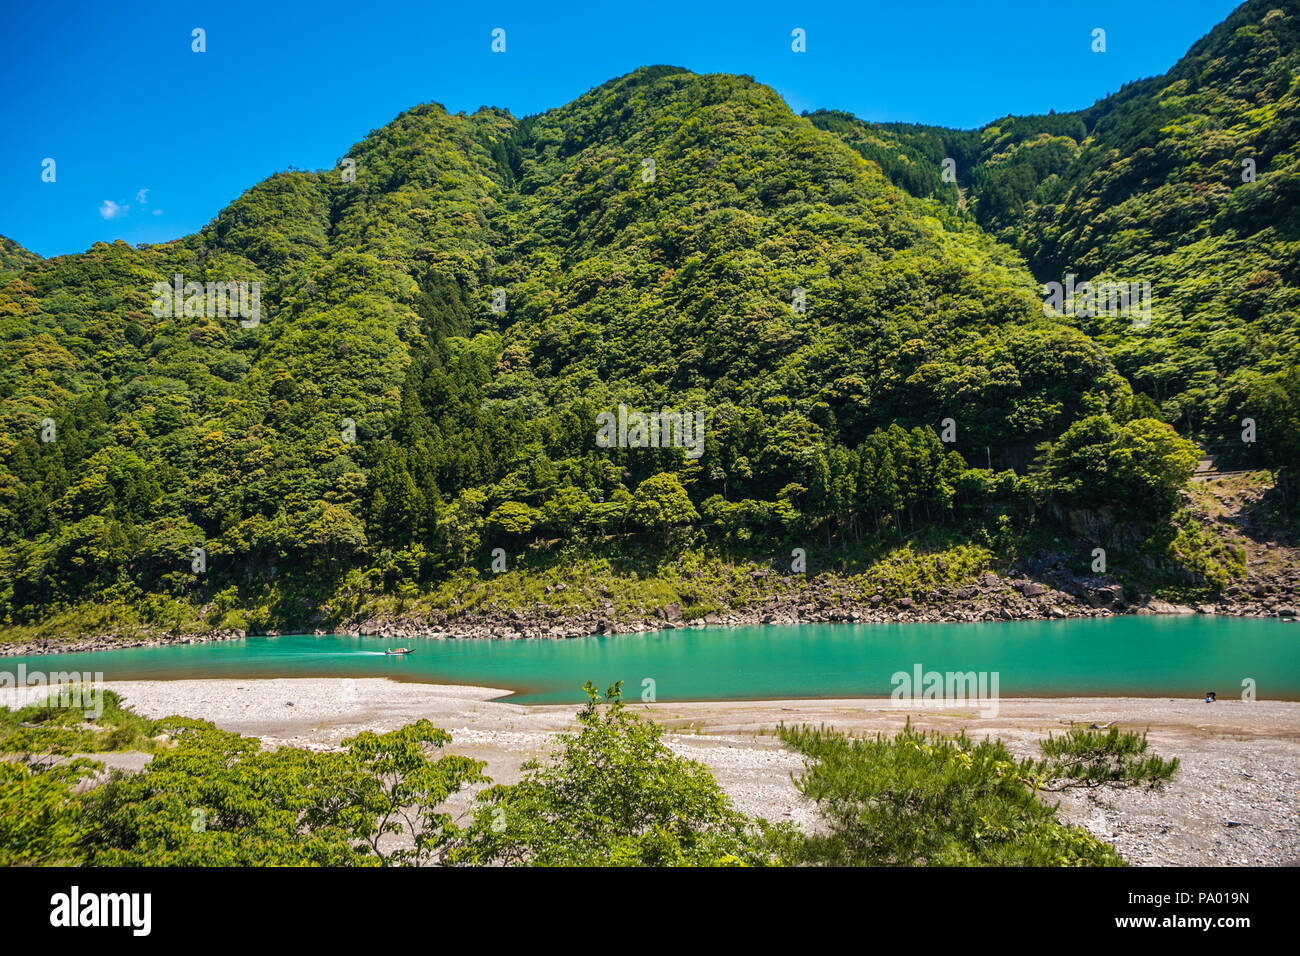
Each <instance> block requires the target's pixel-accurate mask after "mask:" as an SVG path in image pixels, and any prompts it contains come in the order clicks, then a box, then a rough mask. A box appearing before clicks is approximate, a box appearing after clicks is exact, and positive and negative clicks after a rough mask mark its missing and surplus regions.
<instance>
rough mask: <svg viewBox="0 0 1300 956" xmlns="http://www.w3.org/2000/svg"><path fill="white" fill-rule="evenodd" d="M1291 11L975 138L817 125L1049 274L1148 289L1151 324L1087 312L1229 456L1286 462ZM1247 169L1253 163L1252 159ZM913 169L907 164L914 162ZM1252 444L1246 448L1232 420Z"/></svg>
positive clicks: (1176, 417) (1299, 340)
mask: <svg viewBox="0 0 1300 956" xmlns="http://www.w3.org/2000/svg"><path fill="white" fill-rule="evenodd" d="M1297 66H1300V7H1298V6H1297V5H1296V4H1295V3H1294V2H1290V3H1283V2H1279V0H1251V2H1249V3H1246V4H1243V5H1242V6H1241V7H1240V8H1239V9H1238V10H1236V11H1235V12H1234V13H1233V14H1232V15H1231V16H1230V17H1229V18H1228V19H1227V20H1225V21H1224V22H1223V23H1222V24H1220V25H1219V26H1218V27H1216V28H1215V29H1214V30H1213V31H1211V32H1210V34H1208V35H1207V36H1206V37H1205V38H1204V39H1202V40H1201V41H1199V42H1198V43H1197V44H1196V45H1195V46H1194V47H1193V48H1192V49H1191V50H1190V51H1189V52H1188V54H1187V55H1186V56H1185V57H1184V58H1183V59H1182V60H1180V61H1179V62H1178V64H1176V65H1175V66H1174V67H1173V69H1171V70H1170V71H1169V72H1168V73H1167V74H1165V75H1164V76H1160V77H1155V78H1153V79H1148V80H1143V81H1140V82H1137V83H1132V84H1128V85H1127V86H1126V87H1125V88H1124V89H1122V90H1121V91H1119V92H1118V93H1116V94H1114V95H1113V96H1110V97H1107V98H1106V99H1104V100H1101V101H1099V102H1098V103H1097V104H1096V105H1094V106H1093V107H1091V108H1089V109H1087V110H1083V111H1080V112H1078V113H1073V114H1059V115H1052V116H1037V117H1008V118H1006V119H1004V120H1000V121H998V122H996V123H993V124H991V125H990V126H988V127H986V128H984V129H982V130H977V131H965V132H963V131H955V130H942V129H937V128H924V127H916V128H910V127H897V126H887V125H881V126H877V125H874V124H864V123H856V122H854V121H852V120H851V119H850V118H848V117H846V116H844V115H843V114H817V115H815V116H813V117H811V119H812V120H813V121H814V122H815V123H817V125H819V126H822V127H824V128H827V129H831V130H833V131H835V132H836V133H837V134H838V135H840V136H841V137H842V138H844V139H845V140H846V141H847V142H849V143H850V144H851V145H853V146H855V147H856V148H858V149H859V150H860V151H861V152H863V155H866V156H869V157H871V158H877V159H878V161H880V157H883V161H882V168H883V169H885V171H886V172H887V173H890V174H891V178H892V179H893V180H894V181H895V182H896V183H898V184H899V185H902V186H904V187H905V188H908V189H910V190H912V191H913V192H915V193H916V194H918V195H925V196H935V197H937V198H939V199H941V200H942V201H944V202H953V203H955V202H956V196H955V195H954V191H955V190H956V188H957V185H956V184H948V183H943V182H942V181H941V179H940V175H939V174H940V167H939V163H941V162H942V159H941V158H939V159H937V160H936V157H940V156H947V157H954V158H956V159H957V173H958V182H959V183H960V184H961V185H963V186H964V187H965V188H966V189H967V190H968V192H969V197H970V200H971V201H970V207H971V213H972V215H973V216H974V218H975V219H976V220H977V221H978V222H979V223H980V224H981V225H982V226H984V227H985V228H986V229H988V230H989V231H991V232H993V233H994V234H995V235H997V236H998V238H999V239H1001V240H1002V241H1004V242H1006V243H1008V244H1010V245H1014V246H1015V247H1016V248H1018V249H1019V250H1020V251H1021V252H1023V253H1024V255H1025V256H1026V258H1027V260H1028V262H1029V264H1030V266H1031V268H1032V269H1033V270H1034V272H1035V274H1036V275H1037V277H1038V278H1039V279H1040V280H1041V281H1043V282H1052V281H1056V282H1061V281H1063V280H1064V277H1065V276H1066V275H1068V274H1075V275H1077V278H1078V281H1080V282H1082V281H1084V280H1092V281H1097V280H1100V281H1107V280H1110V281H1123V282H1128V281H1137V282H1150V283H1151V286H1152V308H1151V316H1150V319H1151V321H1150V325H1149V326H1145V327H1141V328H1135V327H1134V323H1133V322H1132V321H1131V320H1130V318H1129V317H1127V316H1117V315H1102V316H1096V317H1092V318H1080V319H1079V320H1078V325H1079V327H1080V328H1081V329H1082V330H1083V331H1086V332H1087V333H1088V334H1089V335H1090V336H1092V337H1093V338H1094V339H1096V340H1097V341H1099V342H1101V343H1102V344H1103V345H1105V346H1106V347H1107V349H1108V351H1109V352H1110V354H1111V355H1112V356H1113V357H1114V359H1115V361H1116V364H1117V366H1118V367H1119V369H1120V371H1121V372H1123V373H1124V375H1125V376H1126V377H1127V378H1128V379H1129V380H1130V381H1131V382H1132V383H1133V387H1134V389H1135V390H1137V391H1140V392H1143V393H1145V394H1146V395H1148V396H1150V397H1151V398H1152V399H1154V400H1155V401H1156V402H1158V403H1159V405H1160V407H1161V410H1162V415H1163V417H1164V419H1165V420H1166V421H1168V422H1171V423H1173V424H1175V425H1176V426H1177V427H1178V428H1179V430H1180V431H1182V432H1183V433H1184V434H1188V435H1193V436H1197V437H1199V438H1201V439H1202V440H1204V441H1206V442H1207V443H1208V444H1209V445H1210V446H1211V447H1212V448H1214V449H1215V450H1217V451H1220V452H1222V453H1223V454H1224V455H1225V458H1226V459H1227V460H1231V461H1234V462H1238V463H1243V464H1252V463H1253V464H1264V465H1269V466H1272V467H1277V466H1279V465H1281V464H1283V463H1285V462H1287V461H1292V460H1294V457H1295V438H1294V435H1295V425H1296V418H1295V413H1294V410H1292V411H1290V412H1288V411H1287V410H1286V409H1285V408H1280V407H1279V402H1281V403H1282V405H1286V404H1287V402H1288V400H1287V399H1285V398H1284V397H1283V396H1284V395H1289V396H1290V398H1289V401H1290V402H1294V401H1295V400H1296V399H1297V397H1300V384H1297V382H1296V381H1295V376H1294V375H1291V377H1290V378H1288V375H1289V374H1290V370H1292V369H1294V368H1295V367H1296V366H1297V364H1300V290H1298V287H1300V273H1297V267H1296V264H1297V262H1298V261H1300V245H1298V244H1297V243H1298V242H1300V219H1298V218H1297V209H1300V112H1298V108H1300V85H1298V84H1300V81H1298V80H1297ZM1247 161H1249V162H1247ZM918 169H919V170H923V172H921V173H918V172H916V170H918ZM1247 416H1249V417H1252V418H1255V419H1256V420H1257V423H1258V427H1259V430H1260V435H1261V437H1260V438H1259V440H1258V441H1256V442H1255V443H1253V444H1246V443H1243V442H1242V441H1241V438H1240V434H1241V431H1242V427H1241V423H1240V422H1241V419H1242V418H1243V417H1247Z"/></svg>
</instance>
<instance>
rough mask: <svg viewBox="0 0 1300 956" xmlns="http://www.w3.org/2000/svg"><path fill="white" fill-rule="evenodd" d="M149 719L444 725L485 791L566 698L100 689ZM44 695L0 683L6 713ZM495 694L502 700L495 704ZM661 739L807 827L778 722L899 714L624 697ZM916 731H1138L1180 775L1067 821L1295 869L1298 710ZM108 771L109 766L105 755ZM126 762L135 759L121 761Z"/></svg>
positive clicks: (1084, 713)
mask: <svg viewBox="0 0 1300 956" xmlns="http://www.w3.org/2000/svg"><path fill="white" fill-rule="evenodd" d="M105 686H106V687H108V688H110V689H112V690H115V691H117V692H118V693H119V694H121V695H122V697H123V698H124V699H125V701H126V703H127V704H129V705H130V706H131V707H133V708H134V709H135V710H136V711H138V712H139V713H142V714H145V715H147V716H150V717H162V716H167V715H169V714H184V715H186V716H190V717H199V718H203V719H206V720H210V721H212V722H213V723H215V724H216V725H217V726H219V727H222V728H224V729H226V730H230V731H235V732H238V733H241V734H247V735H250V736H256V737H259V738H261V739H262V740H263V741H264V742H265V743H266V744H268V745H270V746H283V745H291V746H299V747H313V748H329V747H335V746H338V744H339V743H340V741H342V740H343V739H344V738H345V737H347V736H349V735H351V734H354V733H357V732H358V731H361V730H366V729H373V730H390V729H393V728H396V727H400V726H401V725H403V724H405V723H409V722H411V721H414V720H417V719H419V718H421V717H427V718H428V719H429V720H431V721H432V722H433V723H434V724H436V725H437V726H439V727H442V728H444V729H445V730H447V731H449V732H450V733H451V735H452V738H453V743H452V744H451V746H450V747H449V750H450V751H451V752H455V753H461V754H465V755H466V756H470V757H474V758H476V759H479V760H484V761H487V765H488V766H487V773H488V774H489V776H491V777H492V778H493V779H494V780H495V781H497V782H501V783H509V782H512V781H513V780H515V779H517V778H518V774H519V766H520V764H521V763H523V761H525V760H527V759H529V758H530V757H536V756H540V755H542V754H544V753H545V752H546V749H547V744H548V742H549V740H550V739H551V736H552V735H553V734H554V733H556V732H557V731H560V730H564V729H567V728H569V727H571V726H572V725H573V716H574V713H575V711H576V709H577V706H576V705H574V704H563V705H540V706H527V707H525V706H521V705H518V704H512V703H509V702H508V698H505V699H501V698H503V695H505V694H506V693H507V692H505V691H500V690H494V689H492V688H485V687H464V686H447V685H432V684H415V683H398V682H395V681H389V680H385V679H358V680H353V679H324V678H320V679H318V678H310V679H276V680H181V681H124V682H109V683H107V684H106V685H105ZM45 693H47V691H46V690H45V689H44V688H9V689H0V705H3V706H8V707H14V706H17V705H21V704H22V703H26V702H27V701H29V700H32V699H39V698H41V697H43V696H44V695H45ZM494 698H497V699H494ZM629 707H631V708H632V709H634V710H636V711H638V712H642V713H645V714H647V715H648V716H651V717H653V718H654V719H655V720H658V721H659V722H660V723H662V724H663V725H664V726H665V727H666V728H667V729H668V731H669V736H668V738H667V739H668V743H669V745H670V746H671V747H672V748H673V749H674V750H675V751H677V752H678V753H681V754H682V755H684V756H688V757H691V758H694V759H696V760H700V761H701V762H703V763H705V764H707V765H708V766H710V767H711V768H712V769H713V771H714V773H715V774H716V775H717V778H718V780H719V782H720V783H721V784H722V785H723V786H724V787H725V788H726V789H727V791H728V792H729V793H730V794H731V795H732V797H733V799H734V800H735V801H736V803H737V805H738V806H739V807H740V808H741V809H743V810H745V811H746V812H748V813H753V814H758V815H761V816H765V817H767V818H768V819H771V820H793V821H799V822H803V823H807V824H810V823H812V822H813V821H814V820H815V819H816V814H815V811H814V810H813V808H812V807H811V806H809V805H808V804H807V803H806V802H804V801H803V800H801V799H800V797H799V794H798V793H797V791H796V790H795V787H794V784H793V782H792V780H791V775H792V774H794V773H797V771H798V770H799V768H800V766H801V761H800V758H799V757H798V756H797V755H795V754H793V753H790V752H789V751H786V750H785V749H784V748H783V747H782V746H781V745H780V743H779V742H778V741H777V740H776V739H775V738H774V737H773V736H772V735H771V730H772V728H774V727H775V726H776V725H777V724H779V723H781V722H785V723H787V724H790V723H810V724H821V723H827V724H831V725H834V726H836V727H839V728H840V729H843V730H848V731H853V732H856V733H875V732H877V731H886V732H891V731H894V730H897V729H898V728H900V727H901V726H902V725H903V723H904V721H905V720H906V719H907V717H908V716H909V714H908V712H906V711H901V710H897V709H895V708H894V707H892V706H891V702H890V701H888V700H875V699H873V700H778V701H729V702H698V703H662V702H661V703H657V704H642V703H641V702H639V701H636V702H633V703H629ZM910 716H911V718H912V720H913V723H915V724H917V725H919V726H921V727H924V728H927V729H936V730H942V731H945V732H949V733H952V732H956V731H957V730H959V729H962V728H965V729H966V731H967V733H968V734H970V735H971V736H974V737H984V736H995V737H1001V738H1002V739H1003V740H1005V741H1006V743H1007V745H1008V746H1009V747H1010V748H1011V749H1012V750H1013V751H1014V752H1016V753H1017V754H1020V755H1030V754H1034V753H1036V752H1037V747H1036V743H1037V741H1038V740H1040V739H1042V738H1043V737H1045V736H1046V734H1047V733H1048V732H1049V731H1059V730H1061V729H1064V728H1066V727H1068V726H1069V724H1070V723H1071V722H1081V723H1085V724H1092V723H1096V724H1099V725H1105V724H1108V723H1110V722H1111V721H1115V722H1117V723H1118V724H1119V725H1120V726H1121V727H1123V728H1125V729H1133V730H1144V729H1149V731H1150V740H1151V743H1152V746H1153V749H1154V750H1155V751H1156V752H1158V753H1159V754H1161V755H1162V756H1165V757H1174V756H1176V757H1179V758H1180V759H1181V761H1182V769H1181V771H1180V773H1179V774H1178V777H1177V778H1176V779H1175V781H1174V783H1173V784H1172V785H1171V786H1170V787H1169V788H1167V789H1166V790H1164V791H1163V792H1160V793H1146V792H1121V793H1107V794H1102V795H1100V796H1097V795H1096V794H1086V795H1085V794H1070V795H1067V796H1066V797H1065V798H1064V800H1063V802H1062V813H1063V816H1064V817H1065V818H1066V819H1068V820H1069V821H1071V822H1074V823H1078V824H1081V825H1083V826H1085V827H1087V828H1088V829H1089V830H1091V831H1092V832H1093V833H1095V834H1097V835H1098V836H1099V837H1101V838H1102V839H1105V840H1107V841H1109V842H1110V843H1112V844H1114V845H1115V846H1116V847H1117V848H1118V849H1119V851H1120V852H1121V853H1122V854H1123V855H1124V857H1125V858H1126V859H1128V860H1129V862H1131V863H1134V864H1139V865H1170V864H1174V865H1195V864H1201V865H1206V864H1208V865H1237V866H1240V865H1250V866H1260V865H1273V866H1276V865H1296V864H1300V703H1296V702H1285V701H1255V702H1251V703H1246V702H1243V701H1239V700H1221V701H1219V702H1217V703H1215V704H1205V703H1204V702H1202V701H1199V700H1170V699H1168V698H1061V699H1011V700H1003V701H1001V702H1000V705H999V712H998V715H997V716H996V717H988V718H985V717H980V716H978V715H977V714H976V713H974V712H972V711H971V710H964V711H963V710H958V709H954V710H948V711H934V710H928V711H920V712H912V713H911V714H910ZM113 762H114V763H116V762H117V761H116V760H114V761H113ZM127 763H128V764H129V763H130V761H127Z"/></svg>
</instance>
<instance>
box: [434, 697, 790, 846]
mask: <svg viewBox="0 0 1300 956" xmlns="http://www.w3.org/2000/svg"><path fill="white" fill-rule="evenodd" d="M586 691H587V697H588V702H587V705H586V706H585V707H584V708H583V709H582V710H581V711H580V712H579V713H578V722H579V728H578V730H577V732H576V733H569V734H562V735H561V736H560V738H559V745H558V747H557V748H556V751H555V753H553V754H552V756H551V758H550V759H549V761H547V762H540V761H530V762H528V763H527V764H525V765H524V767H523V779H522V780H521V781H520V782H519V783H517V784H513V785H510V786H496V787H492V788H490V789H488V790H486V791H484V792H483V793H482V794H480V795H479V803H480V806H479V809H478V811H477V812H476V814H475V818H474V823H473V824H472V826H471V827H470V829H469V834H468V839H467V841H466V843H465V844H464V846H463V847H461V848H460V849H459V850H458V851H456V853H454V854H453V857H452V858H453V859H454V860H457V861H459V862H472V863H480V864H481V863H506V864H520V863H526V864H530V865H533V866H741V865H766V864H770V863H775V862H778V861H777V860H776V859H774V858H773V856H772V852H771V849H770V846H769V844H768V843H767V840H768V837H767V836H766V834H765V830H766V828H765V827H764V826H762V825H761V821H751V820H749V819H747V818H746V817H745V816H744V815H743V814H742V813H740V812H739V811H737V810H736V809H734V808H733V807H732V805H731V801H730V799H729V798H728V797H727V795H726V794H725V793H724V792H723V791H722V789H721V788H720V787H719V786H718V784H717V782H716V781H715V780H714V779H713V775H712V774H711V773H710V772H709V770H708V768H706V767H705V766H703V765H702V764H699V763H696V762H695V761H692V760H686V759H684V758H682V757H678V756H677V755H675V754H674V753H673V752H672V751H671V750H669V749H668V747H667V746H665V744H664V743H663V741H662V739H661V738H662V737H663V728H662V727H660V726H659V725H658V724H656V723H654V722H653V721H650V720H646V719H644V718H641V717H639V716H637V715H635V714H633V713H631V712H629V711H628V710H626V709H625V707H624V705H623V700H622V697H621V682H620V683H619V684H615V685H614V686H613V687H610V688H609V689H608V690H607V691H606V692H605V697H604V701H603V702H602V700H601V697H600V694H599V692H598V691H597V690H596V688H595V687H594V686H593V685H592V684H591V683H590V682H588V683H587V684H586Z"/></svg>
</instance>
